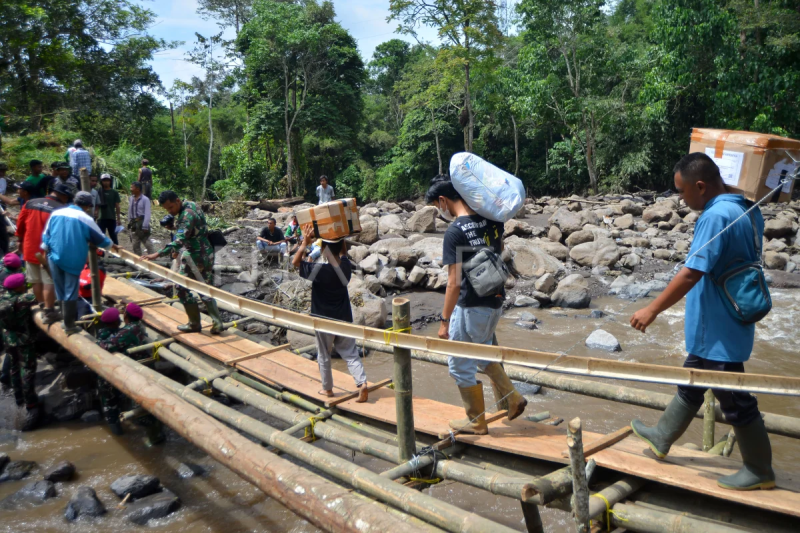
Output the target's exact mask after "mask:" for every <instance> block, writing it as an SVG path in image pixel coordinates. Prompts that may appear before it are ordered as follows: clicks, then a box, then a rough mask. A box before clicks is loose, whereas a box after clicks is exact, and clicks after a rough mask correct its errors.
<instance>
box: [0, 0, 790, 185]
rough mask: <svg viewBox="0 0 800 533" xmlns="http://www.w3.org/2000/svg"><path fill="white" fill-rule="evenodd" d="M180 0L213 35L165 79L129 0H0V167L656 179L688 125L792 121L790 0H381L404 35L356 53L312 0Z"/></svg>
mask: <svg viewBox="0 0 800 533" xmlns="http://www.w3.org/2000/svg"><path fill="white" fill-rule="evenodd" d="M199 4H200V14H201V15H202V16H203V17H207V18H209V19H211V20H214V21H216V22H217V23H218V24H219V26H220V33H219V34H217V35H199V34H198V35H197V40H196V43H194V48H193V50H192V52H191V53H190V54H188V55H187V57H186V59H187V61H191V62H193V63H195V64H197V65H198V66H199V67H201V69H202V72H203V75H202V76H201V77H197V78H194V79H192V81H191V83H184V82H181V81H178V80H176V81H174V82H171V81H170V80H159V79H158V77H157V76H156V75H155V74H154V72H153V71H152V69H151V68H150V67H149V61H150V60H151V59H152V58H153V56H154V54H156V53H158V52H159V51H161V50H165V49H169V48H170V47H173V46H175V43H170V42H166V41H163V40H159V39H155V38H153V37H151V36H149V35H148V28H149V27H151V25H152V24H153V22H154V17H155V16H154V14H153V13H152V12H151V11H149V10H147V9H146V8H144V7H142V6H141V5H140V4H138V3H136V2H133V1H131V0H3V2H2V4H0V115H2V122H0V128H2V131H3V145H2V147H0V150H2V152H0V160H4V161H6V162H7V163H9V165H10V166H11V169H12V176H13V175H15V174H16V175H17V176H19V175H22V173H23V172H24V170H25V168H24V166H25V163H26V161H27V160H28V159H30V158H32V157H38V158H40V159H44V160H45V161H46V162H47V161H49V160H50V158H51V157H54V158H60V157H61V156H62V154H63V150H64V148H65V147H66V145H67V143H68V142H70V141H71V140H73V139H75V138H76V137H80V138H81V139H82V140H83V142H84V144H86V145H89V146H91V147H92V150H93V151H94V154H95V166H96V167H97V168H96V171H110V172H112V173H113V174H115V175H116V176H117V177H119V178H121V182H122V183H127V182H129V181H131V180H132V179H133V178H134V177H135V174H136V170H137V168H138V159H139V158H141V157H142V156H144V157H146V158H148V159H149V160H150V161H151V162H152V166H153V167H154V168H155V175H156V182H157V183H156V189H157V190H158V189H163V188H167V187H169V188H175V189H178V190H180V191H182V192H186V193H188V194H191V195H192V196H193V197H194V198H200V197H218V198H221V199H231V198H242V197H246V198H255V197H283V196H286V195H304V194H306V195H307V194H313V190H314V186H315V184H316V180H317V178H318V177H319V176H320V175H322V174H325V175H327V176H329V177H330V178H331V179H332V183H333V185H334V186H335V187H336V190H337V193H338V195H340V196H343V195H348V196H351V195H352V196H357V197H358V198H360V199H362V200H373V199H397V198H406V197H413V196H415V195H417V194H419V192H420V191H422V190H423V189H424V188H425V185H426V183H427V182H428V181H429V180H430V178H431V177H432V176H434V175H436V174H437V173H440V172H447V166H448V161H449V158H450V156H451V155H452V154H453V153H455V152H458V151H463V150H468V151H472V152H474V153H477V154H479V155H481V156H482V157H484V158H485V159H487V160H489V161H491V162H492V163H494V164H496V165H498V166H501V167H503V168H505V169H507V170H508V171H509V172H513V173H515V174H517V175H518V176H519V177H520V178H521V179H522V180H523V181H524V183H525V184H526V186H527V187H528V189H529V191H530V193H531V194H534V195H538V194H568V193H573V192H579V193H580V192H585V191H591V190H595V191H597V190H600V191H623V190H635V189H636V188H637V187H638V188H658V189H665V188H667V187H669V185H670V182H671V173H670V169H671V167H672V165H673V163H674V162H675V161H676V159H677V158H678V157H679V156H680V155H681V154H682V153H684V152H685V151H686V150H687V148H688V144H689V133H690V130H691V128H692V127H693V126H702V127H714V128H726V129H743V130H752V131H760V132H768V133H776V134H780V135H785V136H789V137H795V138H797V137H798V136H800V0H617V1H603V0H519V1H517V2H513V1H511V0H501V1H492V0H458V1H455V0H390V18H391V22H392V23H393V24H396V27H397V32H398V34H400V35H404V36H409V37H411V39H408V40H400V39H391V40H388V41H387V42H384V43H382V44H380V45H379V46H378V47H377V48H376V49H375V52H374V54H373V56H372V57H371V58H369V60H365V59H362V57H361V56H360V54H359V51H358V48H357V42H356V40H355V39H354V38H353V36H352V35H351V34H350V33H349V32H348V31H347V30H346V29H344V28H343V27H342V26H341V24H340V23H338V22H337V21H336V13H335V11H334V6H333V4H332V3H331V2H328V1H318V0H284V1H276V0H200V1H199ZM424 27H427V28H432V29H433V30H435V31H436V32H438V37H439V39H438V41H437V42H435V43H428V42H424V41H422V40H420V39H416V38H415V37H417V32H418V31H419V30H420V29H421V28H424ZM222 30H227V32H223V31H222ZM229 34H233V35H234V36H235V38H233V39H225V38H223V35H229ZM411 42H415V43H416V44H410V43H411Z"/></svg>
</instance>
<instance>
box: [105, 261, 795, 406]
mask: <svg viewBox="0 0 800 533" xmlns="http://www.w3.org/2000/svg"><path fill="white" fill-rule="evenodd" d="M118 253H119V256H120V257H122V258H124V259H125V260H126V261H127V262H128V263H129V264H132V265H134V266H136V267H139V268H143V269H145V270H147V271H149V272H151V273H153V274H156V275H158V276H160V277H163V278H166V279H169V280H171V281H173V282H175V283H178V284H180V285H182V286H184V287H186V288H187V289H189V290H193V291H195V292H197V293H198V294H201V295H203V296H206V297H209V298H214V299H216V300H217V301H218V302H219V301H222V302H226V303H228V304H229V305H231V306H233V307H234V308H235V309H236V311H235V312H237V313H238V314H241V315H245V316H254V317H264V318H271V319H275V320H278V321H279V322H281V323H283V324H292V325H296V326H304V327H306V328H310V329H313V330H315V331H321V332H324V333H331V334H334V335H339V336H344V337H350V338H354V339H362V340H365V341H376V342H379V341H381V340H383V341H384V342H385V343H386V337H385V333H386V332H385V331H384V330H382V329H377V328H370V327H366V326H360V325H357V324H349V323H343V322H339V321H335V320H328V319H324V318H319V317H314V316H311V315H309V314H305V313H297V312H294V311H289V310H286V309H282V308H279V307H275V306H271V305H268V304H265V303H263V302H259V301H255V300H250V299H247V298H242V297H238V296H235V295H233V294H230V293H228V292H225V291H223V290H221V289H218V288H216V287H212V286H210V285H207V284H205V283H203V282H200V281H198V280H194V279H191V278H188V277H186V276H182V275H180V274H178V273H176V272H173V271H171V270H170V269H169V268H165V267H162V266H160V265H157V264H155V263H151V262H149V261H143V260H141V259H140V258H138V257H136V256H135V255H134V254H132V253H130V252H128V251H126V250H119V252H118ZM386 344H389V345H391V346H396V347H399V348H407V349H409V350H427V351H430V352H434V353H437V354H440V355H455V356H458V357H464V358H467V359H479V360H487V361H493V362H498V363H511V364H518V365H521V366H526V367H531V368H537V369H545V368H547V369H549V370H550V371H551V372H557V373H565V374H576V375H585V376H593V377H600V378H610V379H625V380H634V381H645V382H649V383H661V384H669V385H682V386H695V387H709V388H714V389H723V390H732V391H742V392H757V393H765V394H777V395H786V396H800V378H798V377H789V376H770V375H762V374H741V373H736V372H715V371H708V370H697V369H689V368H683V367H671V366H664V365H654V364H645V363H634V362H627V361H616V360H608V359H596V358H591V357H578V356H565V355H563V354H561V355H559V354H554V353H546V352H539V351H535V350H523V349H517V348H510V347H503V346H491V345H485V344H473V343H468V342H459V341H451V340H444V339H436V338H433V337H421V336H417V335H413V334H410V333H396V334H395V335H392V338H391V339H389V342H388V343H386Z"/></svg>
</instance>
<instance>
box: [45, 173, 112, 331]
mask: <svg viewBox="0 0 800 533" xmlns="http://www.w3.org/2000/svg"><path fill="white" fill-rule="evenodd" d="M59 187H64V186H63V185H59ZM91 211H92V195H91V194H90V193H88V192H86V191H80V192H79V193H78V194H76V195H75V203H74V205H68V206H67V207H65V208H63V209H58V210H56V211H54V212H53V214H52V215H50V218H49V219H48V220H47V226H46V227H45V229H44V233H43V234H42V250H45V251H46V252H47V257H48V263H49V265H50V276H51V277H52V278H53V285H54V287H55V289H56V298H58V300H59V301H60V302H61V315H62V319H63V321H64V330H65V331H66V333H67V334H68V335H71V334H72V333H77V332H78V331H81V328H79V327H76V326H75V321H76V319H77V314H78V287H79V278H80V275H81V271H82V270H83V267H84V265H85V264H86V256H87V254H88V253H89V243H92V244H94V245H95V246H97V247H98V248H104V249H108V248H111V247H112V242H111V239H109V238H108V237H106V236H105V235H103V233H102V231H101V230H100V228H99V227H98V226H97V224H96V223H95V221H94V219H92V217H91V216H90V215H89V213H90V212H91ZM113 247H116V245H113Z"/></svg>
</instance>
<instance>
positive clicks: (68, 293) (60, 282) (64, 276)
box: [48, 260, 79, 302]
mask: <svg viewBox="0 0 800 533" xmlns="http://www.w3.org/2000/svg"><path fill="white" fill-rule="evenodd" d="M48 262H49V263H50V276H51V277H52V278H53V286H54V287H55V289H56V299H57V300H60V301H62V302H69V301H72V300H77V299H78V281H79V276H77V275H76V274H70V273H69V272H66V271H64V270H61V269H60V268H58V265H57V264H55V263H54V262H53V261H52V260H48Z"/></svg>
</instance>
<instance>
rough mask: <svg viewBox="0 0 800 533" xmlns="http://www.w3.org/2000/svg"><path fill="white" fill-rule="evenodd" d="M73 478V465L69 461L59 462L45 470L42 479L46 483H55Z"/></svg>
mask: <svg viewBox="0 0 800 533" xmlns="http://www.w3.org/2000/svg"><path fill="white" fill-rule="evenodd" d="M74 476H75V465H74V464H72V463H70V462H69V461H61V462H60V463H57V464H55V465H53V466H51V467H50V468H48V469H47V470H45V472H44V475H43V476H42V477H43V478H44V479H45V480H47V481H52V482H54V483H55V482H57V481H69V480H70V479H72V478H73V477H74Z"/></svg>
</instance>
